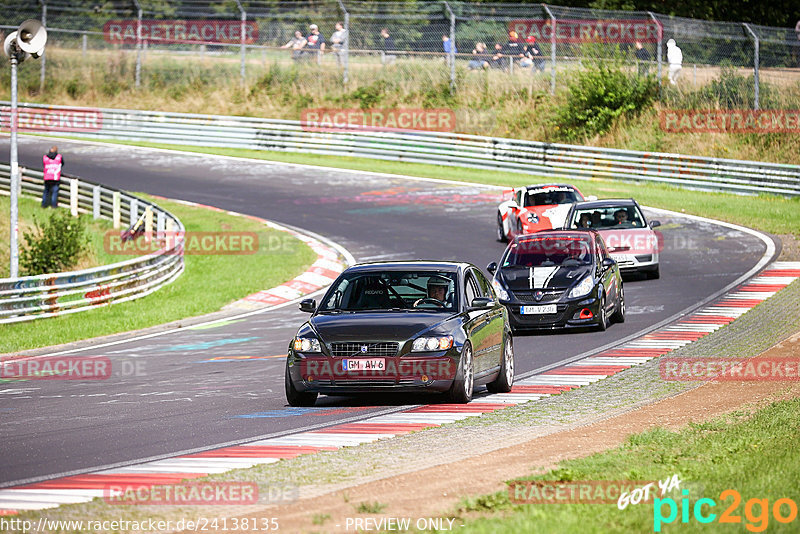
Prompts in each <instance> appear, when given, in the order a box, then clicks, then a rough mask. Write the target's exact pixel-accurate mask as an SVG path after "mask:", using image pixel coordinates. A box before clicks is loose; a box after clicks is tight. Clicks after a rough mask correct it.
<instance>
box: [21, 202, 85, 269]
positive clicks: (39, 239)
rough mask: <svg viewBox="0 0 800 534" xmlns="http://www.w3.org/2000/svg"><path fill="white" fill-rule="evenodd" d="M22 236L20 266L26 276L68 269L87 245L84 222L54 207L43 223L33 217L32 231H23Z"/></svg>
mask: <svg viewBox="0 0 800 534" xmlns="http://www.w3.org/2000/svg"><path fill="white" fill-rule="evenodd" d="M23 239H24V245H23V248H22V250H21V251H20V266H21V267H22V272H23V274H24V275H27V276H32V275H37V274H47V273H57V272H61V271H66V270H69V269H70V268H72V267H73V266H74V265H75V264H76V263H77V262H78V260H79V259H80V256H81V255H82V254H83V253H84V252H86V251H87V250H88V248H89V237H88V235H87V233H86V222H85V221H84V220H83V219H81V218H75V217H72V216H71V215H70V213H69V212H68V211H67V210H56V211H55V212H53V214H52V215H50V220H48V221H47V223H45V224H44V225H43V226H42V225H40V224H39V221H38V220H37V219H35V218H34V228H33V230H32V231H26V232H23Z"/></svg>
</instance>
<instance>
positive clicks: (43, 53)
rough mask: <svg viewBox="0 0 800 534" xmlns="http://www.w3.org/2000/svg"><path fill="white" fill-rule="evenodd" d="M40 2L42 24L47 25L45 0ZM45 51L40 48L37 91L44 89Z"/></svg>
mask: <svg viewBox="0 0 800 534" xmlns="http://www.w3.org/2000/svg"><path fill="white" fill-rule="evenodd" d="M39 2H41V3H42V26H44V27H45V28H46V27H47V2H46V0H39ZM45 59H46V58H45V51H44V49H42V57H41V60H42V64H41V67H40V68H41V71H40V72H39V92H40V93H41V92H42V91H44V75H45V66H44V64H45Z"/></svg>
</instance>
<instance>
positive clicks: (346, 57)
mask: <svg viewBox="0 0 800 534" xmlns="http://www.w3.org/2000/svg"><path fill="white" fill-rule="evenodd" d="M337 1H338V3H339V9H341V10H342V13H344V36H345V37H344V43H343V45H342V49H341V51H340V52H339V53H340V54H342V56H341V57H342V66H343V67H344V72H343V73H342V83H343V84H344V85H347V83H348V82H349V81H350V12H348V11H347V8H346V7H344V2H342V0H337ZM381 64H383V61H381Z"/></svg>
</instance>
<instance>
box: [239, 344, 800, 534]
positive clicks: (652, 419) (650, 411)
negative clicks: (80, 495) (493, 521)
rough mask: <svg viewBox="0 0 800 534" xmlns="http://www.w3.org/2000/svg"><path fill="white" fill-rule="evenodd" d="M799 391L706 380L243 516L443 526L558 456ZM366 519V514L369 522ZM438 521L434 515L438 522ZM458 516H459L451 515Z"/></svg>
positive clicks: (794, 385) (780, 349)
mask: <svg viewBox="0 0 800 534" xmlns="http://www.w3.org/2000/svg"><path fill="white" fill-rule="evenodd" d="M798 355H800V333H798V334H795V335H794V336H792V337H790V338H789V339H787V340H785V341H783V342H782V343H779V344H778V345H776V346H774V347H772V348H771V349H770V350H769V351H767V352H765V353H764V354H762V355H761V356H760V357H759V358H761V357H774V358H780V357H784V358H786V357H790V356H791V357H795V358H796V357H797V356H798ZM798 396H800V382H797V381H794V382H786V381H758V382H731V381H721V382H708V383H706V384H704V385H702V386H700V387H698V388H695V389H693V390H691V391H688V392H686V393H683V394H680V395H678V396H674V397H671V398H668V399H664V400H661V401H658V402H655V403H654V404H651V405H648V406H646V407H644V408H640V409H637V410H634V411H631V412H629V413H625V414H623V415H618V416H615V417H612V418H609V419H606V420H604V421H601V422H598V423H593V424H590V425H587V426H582V427H578V428H575V429H572V430H568V431H562V432H556V433H554V434H551V435H548V436H545V437H541V438H537V439H534V440H531V441H529V442H526V443H522V444H520V445H515V446H513V447H508V448H504V449H499V450H495V451H493V452H491V453H488V454H480V455H477V456H471V457H467V458H462V459H458V460H456V461H453V462H450V463H446V464H442V465H438V466H435V467H431V468H426V469H422V470H418V471H414V472H410V473H406V474H403V475H399V476H391V477H387V478H383V479H379V480H376V481H372V482H368V483H364V484H360V485H359V484H354V485H352V486H350V487H348V488H346V489H342V490H338V491H335V492H331V493H328V494H325V495H322V496H317V497H313V498H309V499H300V500H299V501H296V502H293V503H291V504H288V505H280V506H270V507H265V508H263V509H261V510H258V511H255V513H252V512H251V513H248V514H247V516H248V517H251V518H252V517H266V518H272V517H277V518H279V524H280V531H281V532H357V531H370V530H372V531H381V530H389V529H391V528H394V529H397V528H398V527H397V525H396V524H394V526H393V527H392V524H391V523H383V524H381V523H379V522H380V520H381V518H411V527H412V528H414V527H415V526H417V525H416V522H417V521H418V520H419V521H420V526H421V525H422V524H423V522H424V521H426V520H427V521H429V522H431V523H428V524H429V525H430V526H432V527H436V526H439V527H440V528H441V529H442V530H452V529H455V528H457V527H458V525H456V524H455V523H452V524H448V519H446V517H447V514H448V511H452V510H453V509H454V508H455V507H456V505H457V504H458V503H459V502H460V500H461V499H463V498H464V497H467V496H473V497H475V496H479V495H483V494H487V493H493V492H497V491H501V490H504V489H505V488H506V485H505V481H507V480H510V479H513V478H517V477H520V476H524V475H528V474H532V473H535V472H545V471H546V470H549V469H552V468H554V467H555V466H556V464H557V463H558V462H560V461H562V460H568V459H572V458H579V457H583V456H588V455H590V454H593V453H597V452H601V451H604V450H607V449H610V448H613V447H616V446H618V445H620V444H622V443H623V441H624V440H625V439H626V438H627V436H629V435H631V434H635V433H639V432H643V431H645V430H648V429H650V428H652V427H655V426H661V427H665V428H668V429H673V430H674V429H678V428H680V427H683V426H685V425H686V424H688V423H689V422H701V421H705V420H708V419H711V418H714V417H717V416H719V415H722V414H725V413H728V412H731V411H734V410H742V409H749V410H753V411H755V410H757V409H758V408H759V407H762V406H765V405H766V404H768V403H770V402H773V401H776V400H782V399H786V398H793V397H798ZM365 502H366V503H381V504H383V505H385V507H383V508H382V509H381V510H380V511H377V510H373V511H374V512H377V513H358V512H357V511H356V506H355V504H356V503H365ZM367 519H369V522H367ZM436 521H439V523H436ZM456 522H459V520H456Z"/></svg>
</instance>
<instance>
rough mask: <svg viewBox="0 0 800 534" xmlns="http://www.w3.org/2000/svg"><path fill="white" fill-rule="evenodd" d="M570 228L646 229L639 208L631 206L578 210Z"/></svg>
mask: <svg viewBox="0 0 800 534" xmlns="http://www.w3.org/2000/svg"><path fill="white" fill-rule="evenodd" d="M569 227H570V228H594V229H595V230H604V229H610V230H618V229H623V228H644V217H643V216H642V213H641V212H640V211H639V208H638V207H636V206H632V205H630V204H628V205H624V206H609V207H605V208H588V209H577V210H575V212H574V213H573V214H572V219H571V220H570V224H569Z"/></svg>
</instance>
